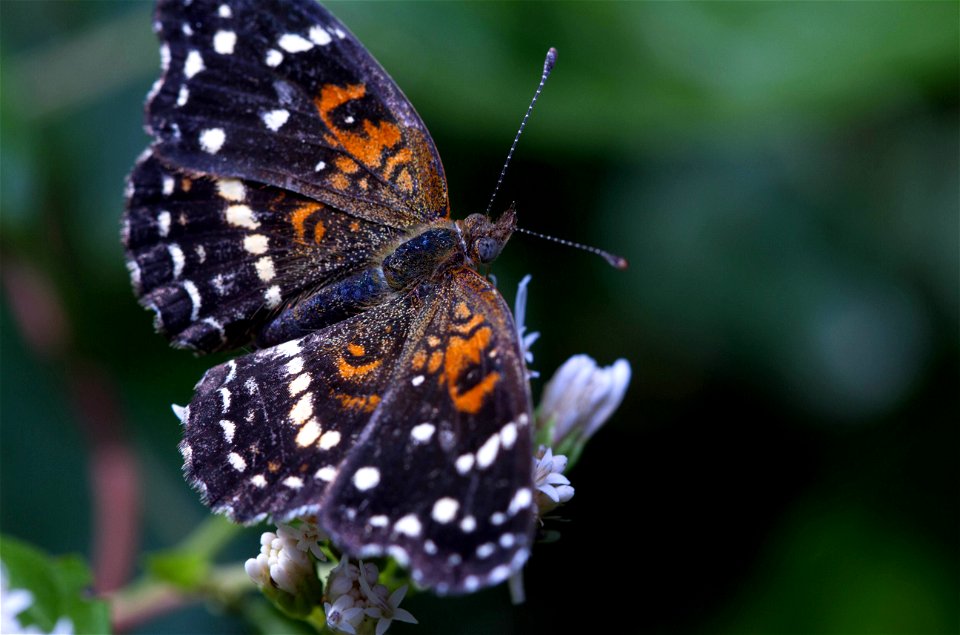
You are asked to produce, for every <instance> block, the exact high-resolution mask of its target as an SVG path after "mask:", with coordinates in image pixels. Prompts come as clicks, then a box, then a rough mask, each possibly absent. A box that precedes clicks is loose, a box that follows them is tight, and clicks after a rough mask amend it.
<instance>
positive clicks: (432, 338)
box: [427, 335, 440, 348]
mask: <svg viewBox="0 0 960 635" xmlns="http://www.w3.org/2000/svg"><path fill="white" fill-rule="evenodd" d="M427 344H429V345H430V346H431V347H434V348H435V347H437V346H440V338H439V337H437V336H436V335H428V336H427Z"/></svg>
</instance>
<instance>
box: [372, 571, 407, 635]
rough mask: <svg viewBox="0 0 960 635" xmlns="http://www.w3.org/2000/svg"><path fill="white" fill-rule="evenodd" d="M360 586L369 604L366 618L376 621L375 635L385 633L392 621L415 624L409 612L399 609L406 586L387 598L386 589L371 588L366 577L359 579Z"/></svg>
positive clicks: (380, 585) (405, 592) (382, 587)
mask: <svg viewBox="0 0 960 635" xmlns="http://www.w3.org/2000/svg"><path fill="white" fill-rule="evenodd" d="M360 584H361V588H362V589H363V591H364V595H366V596H367V602H368V603H369V604H370V606H369V607H368V608H367V610H366V611H365V613H366V615H367V617H370V618H373V619H375V620H377V632H376V635H383V634H384V633H386V632H387V629H388V628H390V624H391V623H392V622H393V620H397V621H399V622H407V623H409V624H416V623H417V619H416V618H415V617H414V616H413V615H411V614H410V611H408V610H406V609H402V608H400V602H402V601H403V596H405V595H406V594H407V585H406V584H404V585H403V586H402V587H400V588H399V589H397V590H396V591H394V592H393V593H391V594H390V596H389V597H388V596H387V587H385V586H383V585H382V584H377V585H375V586H374V587H372V588H371V587H370V584H369V582H368V581H367V580H366V576H361V577H360Z"/></svg>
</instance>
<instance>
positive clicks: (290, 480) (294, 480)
mask: <svg viewBox="0 0 960 635" xmlns="http://www.w3.org/2000/svg"><path fill="white" fill-rule="evenodd" d="M282 482H283V484H284V485H286V486H287V487H289V488H290V489H300V488H301V487H303V479H302V478H300V477H299V476H288V477H287V478H285V479H283V481H282Z"/></svg>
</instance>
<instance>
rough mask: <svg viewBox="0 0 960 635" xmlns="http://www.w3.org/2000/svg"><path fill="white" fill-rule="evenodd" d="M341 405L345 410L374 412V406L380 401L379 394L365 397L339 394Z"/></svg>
mask: <svg viewBox="0 0 960 635" xmlns="http://www.w3.org/2000/svg"><path fill="white" fill-rule="evenodd" d="M337 399H339V400H340V405H341V406H343V408H344V409H345V410H363V411H364V412H373V410H374V408H376V407H377V405H378V404H379V403H380V396H379V395H367V396H365V397H355V396H353V395H337Z"/></svg>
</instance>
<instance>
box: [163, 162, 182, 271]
mask: <svg viewBox="0 0 960 635" xmlns="http://www.w3.org/2000/svg"><path fill="white" fill-rule="evenodd" d="M170 180H171V181H172V180H173V179H170ZM164 185H166V184H164ZM157 231H158V232H159V233H160V236H161V237H162V238H166V237H167V235H168V234H169V233H170V212H168V211H167V210H163V211H162V212H160V213H159V214H157ZM182 255H183V254H181V256H182Z"/></svg>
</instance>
